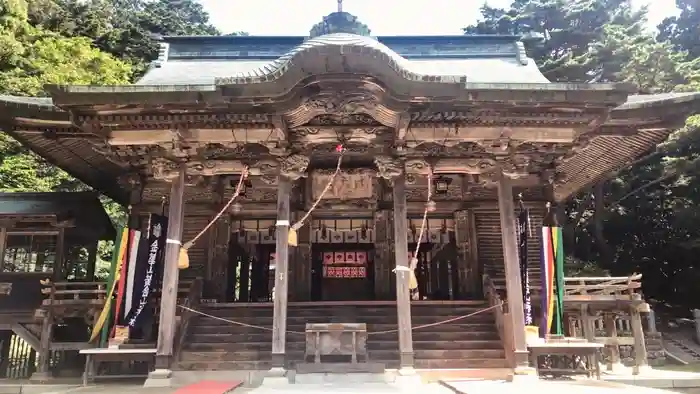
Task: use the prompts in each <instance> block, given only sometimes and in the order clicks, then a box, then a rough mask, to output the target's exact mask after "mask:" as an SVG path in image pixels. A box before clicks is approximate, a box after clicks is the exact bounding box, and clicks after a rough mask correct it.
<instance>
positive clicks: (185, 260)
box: [178, 166, 248, 269]
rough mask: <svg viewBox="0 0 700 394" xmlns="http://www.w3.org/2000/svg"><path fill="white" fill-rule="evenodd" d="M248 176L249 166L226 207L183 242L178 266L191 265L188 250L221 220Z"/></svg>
mask: <svg viewBox="0 0 700 394" xmlns="http://www.w3.org/2000/svg"><path fill="white" fill-rule="evenodd" d="M247 177H248V166H246V167H244V168H243V171H242V172H241V178H240V179H239V180H238V184H237V185H236V190H235V191H234V193H233V196H231V198H230V199H229V200H228V202H227V203H226V205H224V207H223V208H221V210H220V211H219V213H217V214H216V215H215V216H214V218H213V219H212V220H210V221H209V223H207V225H206V226H204V228H203V229H202V231H200V232H199V233H197V235H195V236H194V238H192V239H191V240H189V241H187V242H185V243H184V244H182V246H181V247H180V257H179V259H178V267H179V268H180V269H185V268H188V267H189V266H190V257H189V255H188V253H187V251H188V250H189V249H190V248H191V247H192V245H194V243H195V242H197V240H198V239H199V238H201V237H202V235H204V234H205V233H206V232H207V230H209V228H210V227H211V226H212V225H214V223H216V221H217V220H219V218H221V216H222V215H223V214H224V212H226V211H227V210H228V208H229V207H230V206H231V204H232V203H233V201H234V200H236V198H238V196H239V195H240V194H241V190H242V189H243V182H244V181H245V179H246V178H247Z"/></svg>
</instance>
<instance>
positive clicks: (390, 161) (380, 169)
mask: <svg viewBox="0 0 700 394" xmlns="http://www.w3.org/2000/svg"><path fill="white" fill-rule="evenodd" d="M374 164H375V165H376V166H377V176H378V177H379V178H383V179H386V180H387V181H389V182H390V183H392V182H394V179H395V178H396V177H398V176H399V175H401V174H402V173H403V172H404V165H403V163H401V162H400V161H399V160H397V159H394V158H392V157H389V156H376V157H375V158H374Z"/></svg>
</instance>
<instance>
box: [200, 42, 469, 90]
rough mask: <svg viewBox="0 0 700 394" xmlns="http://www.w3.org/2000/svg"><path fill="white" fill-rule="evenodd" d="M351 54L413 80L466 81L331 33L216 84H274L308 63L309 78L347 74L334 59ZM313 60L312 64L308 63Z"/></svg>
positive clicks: (385, 49)
mask: <svg viewBox="0 0 700 394" xmlns="http://www.w3.org/2000/svg"><path fill="white" fill-rule="evenodd" d="M350 53H354V54H362V55H363V56H366V58H367V59H377V60H378V61H377V62H376V63H379V62H381V63H382V64H384V65H385V67H389V68H391V69H392V70H393V71H394V72H395V73H397V74H398V75H400V76H401V77H403V78H405V79H407V80H410V81H424V82H443V83H465V82H467V76H466V75H429V74H421V73H417V72H413V71H412V70H411V65H410V62H409V61H408V60H406V59H405V58H403V57H401V56H400V55H399V54H397V53H396V52H395V51H393V50H392V49H391V48H389V47H387V46H386V45H384V44H382V43H380V42H379V41H377V40H375V39H373V38H371V37H365V36H360V35H357V34H347V33H332V34H326V35H323V36H318V37H314V38H311V39H309V40H307V41H306V42H304V43H303V44H301V45H299V46H298V47H296V48H294V49H293V50H291V51H290V52H288V53H287V54H285V55H284V56H282V57H280V58H279V59H277V60H273V61H271V62H270V63H268V64H266V65H264V66H262V67H260V68H258V69H257V70H255V71H253V72H249V73H240V74H239V75H232V76H230V77H228V78H218V79H216V80H215V82H214V83H215V84H216V85H236V84H251V83H263V82H272V81H275V80H277V79H279V78H281V77H282V75H284V74H285V73H286V72H288V71H289V70H290V69H291V68H293V67H294V66H295V65H299V64H307V65H308V66H309V67H310V69H307V68H309V67H305V68H304V70H305V72H306V73H307V75H308V73H313V74H323V73H334V72H347V71H350V70H348V69H347V67H348V66H347V64H345V63H344V62H338V61H333V59H337V55H342V54H350ZM310 58H312V59H313V61H308V59H310ZM320 58H327V59H328V60H329V61H327V62H323V61H321V59H320ZM305 60H306V61H305ZM358 66H359V65H358Z"/></svg>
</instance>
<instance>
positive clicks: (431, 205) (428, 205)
mask: <svg viewBox="0 0 700 394" xmlns="http://www.w3.org/2000/svg"><path fill="white" fill-rule="evenodd" d="M425 209H427V210H428V212H435V211H436V210H437V206H436V204H435V201H433V200H430V201H428V202H427V203H426V204H425Z"/></svg>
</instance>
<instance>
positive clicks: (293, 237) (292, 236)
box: [288, 144, 345, 246]
mask: <svg viewBox="0 0 700 394" xmlns="http://www.w3.org/2000/svg"><path fill="white" fill-rule="evenodd" d="M336 151H337V152H338V153H340V155H339V156H338V163H337V164H336V166H335V171H334V172H333V174H332V175H331V177H330V179H329V180H328V183H326V187H324V188H323V190H322V191H321V194H320V195H319V196H318V198H316V201H314V203H313V204H312V205H311V208H309V210H308V211H307V212H306V213H305V214H304V216H303V217H302V218H301V219H299V220H298V221H297V222H296V223H294V224H293V225H292V226H291V227H290V228H289V237H288V243H289V245H291V246H297V230H299V229H300V228H301V227H302V226H303V225H304V222H306V219H308V218H309V216H311V213H312V212H313V211H314V210H315V209H316V207H317V206H318V204H320V203H321V200H322V199H323V196H325V195H326V193H328V190H330V188H331V186H333V182H334V181H335V177H337V176H338V173H340V165H341V164H342V162H343V154H344V153H345V148H344V147H343V145H342V144H341V145H338V146H337V147H336Z"/></svg>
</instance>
